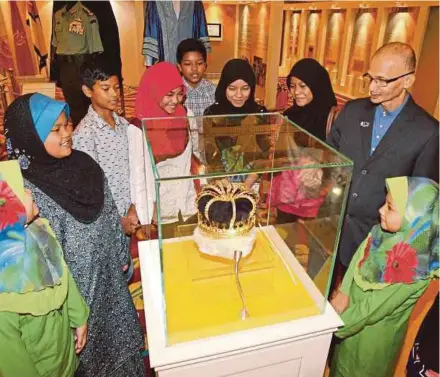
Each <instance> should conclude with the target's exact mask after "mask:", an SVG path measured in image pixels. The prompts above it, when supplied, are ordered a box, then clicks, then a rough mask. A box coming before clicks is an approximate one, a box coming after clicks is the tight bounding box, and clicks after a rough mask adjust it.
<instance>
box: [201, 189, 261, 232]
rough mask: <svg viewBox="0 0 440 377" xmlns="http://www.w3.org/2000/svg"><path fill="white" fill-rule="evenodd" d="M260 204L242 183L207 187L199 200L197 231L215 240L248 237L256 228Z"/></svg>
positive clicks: (255, 195)
mask: <svg viewBox="0 0 440 377" xmlns="http://www.w3.org/2000/svg"><path fill="white" fill-rule="evenodd" d="M258 200H259V196H258V194H257V193H255V192H254V191H253V190H251V189H247V188H246V187H245V185H244V184H243V183H223V182H222V181H217V182H215V183H214V184H210V185H206V186H204V187H203V189H202V191H201V192H200V194H199V195H198V196H197V208H198V209H199V212H198V227H199V229H200V230H201V231H202V232H204V233H205V234H206V235H208V236H209V237H212V238H230V237H234V236H245V235H247V234H248V233H249V232H250V231H251V230H252V229H253V227H254V226H255V217H256V216H255V212H256V210H257V204H258ZM205 203H206V204H205ZM203 205H204V206H203ZM231 207H232V208H231ZM237 207H239V208H237ZM210 210H211V211H210Z"/></svg>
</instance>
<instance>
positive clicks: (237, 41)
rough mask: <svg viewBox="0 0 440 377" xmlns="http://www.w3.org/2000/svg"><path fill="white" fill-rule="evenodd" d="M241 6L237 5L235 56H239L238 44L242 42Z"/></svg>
mask: <svg viewBox="0 0 440 377" xmlns="http://www.w3.org/2000/svg"><path fill="white" fill-rule="evenodd" d="M239 38H240V6H239V5H238V4H236V5H235V41H234V58H238V45H239V43H240V41H239Z"/></svg>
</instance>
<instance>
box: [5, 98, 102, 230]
mask: <svg viewBox="0 0 440 377" xmlns="http://www.w3.org/2000/svg"><path fill="white" fill-rule="evenodd" d="M32 95H33V94H26V95H24V96H21V97H19V98H17V99H16V100H15V101H14V102H13V103H12V104H11V105H10V106H9V107H8V109H7V111H6V114H5V134H6V146H7V150H8V156H9V159H11V160H12V159H17V160H18V161H19V162H20V166H21V171H22V174H23V177H24V178H26V179H27V180H28V181H29V182H31V183H32V184H34V185H35V186H37V187H38V188H39V189H40V190H42V191H43V192H44V193H45V194H47V195H48V196H49V197H50V198H52V199H53V200H54V201H55V202H56V203H58V204H59V205H60V206H61V207H62V208H63V209H64V210H66V211H67V212H69V213H70V214H71V215H72V216H73V217H74V218H75V219H76V220H78V221H80V222H82V223H85V224H89V223H92V222H93V221H95V220H96V219H97V218H98V216H99V215H100V213H101V210H102V208H103V205H104V175H103V172H102V170H101V168H100V167H99V165H98V164H97V163H96V162H95V161H94V160H93V159H92V158H91V157H90V156H89V155H87V154H86V153H83V152H80V151H76V150H72V154H71V155H70V156H68V157H65V158H60V159H59V158H55V157H52V156H50V155H49V154H48V153H47V152H46V149H45V148H44V144H43V142H42V141H41V139H40V137H39V136H38V133H37V130H36V128H35V124H34V121H33V119H32V114H31V109H30V102H29V101H30V98H31V97H32Z"/></svg>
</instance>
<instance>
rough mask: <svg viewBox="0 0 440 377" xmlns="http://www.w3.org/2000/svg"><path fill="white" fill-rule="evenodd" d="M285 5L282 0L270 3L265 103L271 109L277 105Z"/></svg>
mask: <svg viewBox="0 0 440 377" xmlns="http://www.w3.org/2000/svg"><path fill="white" fill-rule="evenodd" d="M283 6H284V3H283V2H282V1H273V2H271V3H270V19H269V25H270V28H269V38H268V46H270V48H268V51H267V72H266V82H265V93H264V98H265V104H266V107H267V108H269V109H271V108H272V109H273V108H275V106H276V97H277V82H278V66H279V62H280V52H281V33H282V28H283V25H282V24H283Z"/></svg>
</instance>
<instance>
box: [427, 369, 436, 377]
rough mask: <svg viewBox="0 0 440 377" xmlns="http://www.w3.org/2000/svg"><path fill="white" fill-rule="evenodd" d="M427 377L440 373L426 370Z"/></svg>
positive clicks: (434, 376)
mask: <svg viewBox="0 0 440 377" xmlns="http://www.w3.org/2000/svg"><path fill="white" fill-rule="evenodd" d="M425 374H426V377H439V376H440V375H439V374H438V373H437V372H434V371H433V370H431V369H430V370H428V371H426V372H425Z"/></svg>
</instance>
